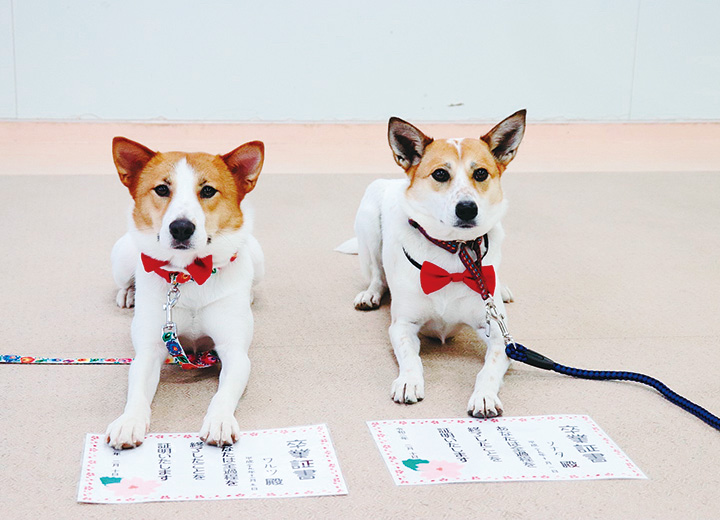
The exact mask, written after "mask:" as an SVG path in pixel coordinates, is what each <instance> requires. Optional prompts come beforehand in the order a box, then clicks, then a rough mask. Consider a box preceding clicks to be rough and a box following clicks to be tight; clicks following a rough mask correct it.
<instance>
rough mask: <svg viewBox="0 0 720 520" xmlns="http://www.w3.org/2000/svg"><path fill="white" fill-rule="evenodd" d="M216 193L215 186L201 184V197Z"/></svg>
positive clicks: (207, 197)
mask: <svg viewBox="0 0 720 520" xmlns="http://www.w3.org/2000/svg"><path fill="white" fill-rule="evenodd" d="M216 193H217V190H216V189H215V188H213V187H212V186H203V187H202V189H201V190H200V196H201V197H202V198H203V199H209V198H211V197H212V196H213V195H215V194H216Z"/></svg>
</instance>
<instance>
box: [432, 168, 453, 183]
mask: <svg viewBox="0 0 720 520" xmlns="http://www.w3.org/2000/svg"><path fill="white" fill-rule="evenodd" d="M432 178H433V179H435V180H436V181H438V182H447V181H449V180H450V174H449V173H448V171H447V170H444V169H442V168H438V169H437V170H435V171H434V172H432Z"/></svg>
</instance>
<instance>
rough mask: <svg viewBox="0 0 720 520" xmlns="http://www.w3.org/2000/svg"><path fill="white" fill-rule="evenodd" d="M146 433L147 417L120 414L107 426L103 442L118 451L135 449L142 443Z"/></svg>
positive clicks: (147, 428) (148, 426)
mask: <svg viewBox="0 0 720 520" xmlns="http://www.w3.org/2000/svg"><path fill="white" fill-rule="evenodd" d="M148 431H150V418H149V417H146V416H135V415H128V414H122V415H121V416H120V417H118V418H117V419H115V420H114V421H113V422H111V423H110V426H108V428H107V431H106V432H105V440H106V441H107V443H108V444H109V445H110V446H111V447H113V448H115V449H118V450H122V449H126V448H136V447H137V446H140V445H141V444H142V443H143V441H144V440H145V434H146V433H147V432H148Z"/></svg>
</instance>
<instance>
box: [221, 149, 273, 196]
mask: <svg viewBox="0 0 720 520" xmlns="http://www.w3.org/2000/svg"><path fill="white" fill-rule="evenodd" d="M221 159H222V160H223V162H224V163H225V165H226V166H227V167H228V169H229V170H230V173H232V174H233V177H234V178H235V184H236V185H237V187H238V189H239V190H240V191H241V192H243V193H250V192H251V191H252V190H253V188H254V187H255V184H256V183H257V180H258V176H259V175H260V171H261V170H262V167H263V162H264V161H265V145H264V144H263V143H262V142H261V141H251V142H249V143H245V144H243V145H241V146H238V147H237V148H235V149H234V150H233V151H232V152H229V153H226V154H225V155H222V156H221Z"/></svg>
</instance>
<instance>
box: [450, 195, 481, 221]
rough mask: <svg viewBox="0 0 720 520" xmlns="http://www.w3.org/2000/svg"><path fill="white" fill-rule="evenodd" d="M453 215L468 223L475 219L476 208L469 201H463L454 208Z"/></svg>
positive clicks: (475, 205)
mask: <svg viewBox="0 0 720 520" xmlns="http://www.w3.org/2000/svg"><path fill="white" fill-rule="evenodd" d="M455 214H456V215H457V216H458V218H459V219H460V220H465V221H469V220H472V219H474V218H475V217H477V214H478V207H477V204H475V203H474V202H473V201H471V200H463V201H461V202H458V203H457V206H455Z"/></svg>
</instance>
